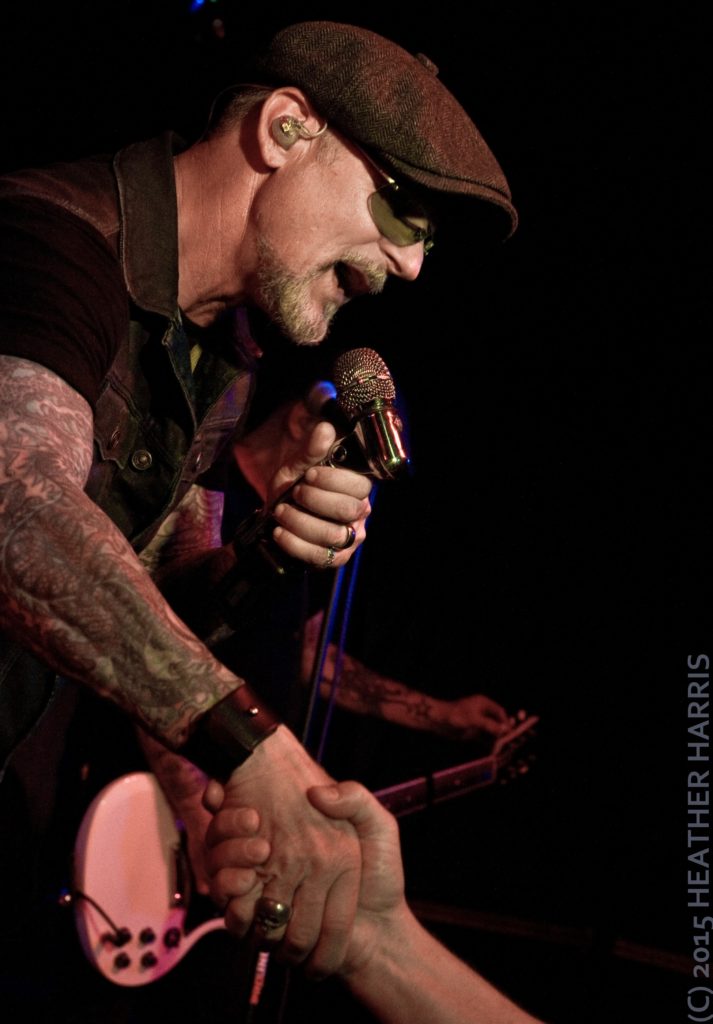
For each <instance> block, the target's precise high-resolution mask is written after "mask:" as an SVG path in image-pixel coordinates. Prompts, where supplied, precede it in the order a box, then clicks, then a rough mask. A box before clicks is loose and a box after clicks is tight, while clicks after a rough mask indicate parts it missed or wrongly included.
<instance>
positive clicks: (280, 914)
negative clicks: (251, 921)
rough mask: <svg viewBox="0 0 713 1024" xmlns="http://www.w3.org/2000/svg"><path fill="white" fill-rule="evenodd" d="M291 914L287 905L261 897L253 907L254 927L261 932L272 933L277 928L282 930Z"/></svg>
mask: <svg viewBox="0 0 713 1024" xmlns="http://www.w3.org/2000/svg"><path fill="white" fill-rule="evenodd" d="M291 913H292V909H291V908H290V905H289V903H282V901H281V900H271V899H270V898H269V897H267V896H263V897H262V898H261V899H259V900H258V901H257V904H256V906H255V925H256V927H258V928H259V929H260V930H261V931H262V932H273V931H276V930H277V929H278V928H284V926H285V925H286V924H287V922H288V921H289V920H290V915H291Z"/></svg>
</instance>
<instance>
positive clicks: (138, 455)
mask: <svg viewBox="0 0 713 1024" xmlns="http://www.w3.org/2000/svg"><path fill="white" fill-rule="evenodd" d="M152 462H153V455H152V454H151V452H147V451H146V449H145V448H137V450H136V451H135V452H134V454H133V455H132V456H131V465H132V466H133V467H134V469H139V470H143V469H148V468H149V466H150V465H151V463H152Z"/></svg>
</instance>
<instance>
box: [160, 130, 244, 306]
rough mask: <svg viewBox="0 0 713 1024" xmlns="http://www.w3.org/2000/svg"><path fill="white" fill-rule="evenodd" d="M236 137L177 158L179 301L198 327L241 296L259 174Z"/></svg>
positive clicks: (207, 142)
mask: <svg viewBox="0 0 713 1024" xmlns="http://www.w3.org/2000/svg"><path fill="white" fill-rule="evenodd" d="M236 137H237V133H233V132H231V133H226V135H224V136H219V137H216V138H214V139H209V140H204V141H203V140H202V141H199V142H197V143H196V144H195V145H193V146H191V147H190V149H187V150H185V152H183V153H181V154H179V155H178V156H177V157H176V158H175V172H176V194H177V199H178V275H179V276H178V303H179V306H180V307H181V309H182V310H183V311H184V313H185V314H186V315H187V316H188V317H190V319H191V320H193V321H194V322H195V323H197V324H199V325H201V326H206V325H207V324H210V323H212V322H213V321H214V320H215V319H216V318H217V317H218V316H219V315H220V314H221V313H222V312H224V311H225V309H227V308H229V307H233V306H236V305H240V303H241V302H242V301H243V299H244V295H245V275H246V272H247V271H248V269H249V260H248V254H247V252H246V249H247V246H246V242H245V235H246V229H247V224H248V214H249V210H250V203H251V196H252V195H253V193H254V190H255V188H256V185H257V182H256V178H257V174H256V172H255V171H254V169H253V168H251V167H250V166H249V164H248V163H247V161H246V160H245V157H244V155H243V153H242V151H241V149H240V147H239V145H238V143H237V138H236Z"/></svg>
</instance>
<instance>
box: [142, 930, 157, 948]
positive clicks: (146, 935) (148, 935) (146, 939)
mask: <svg viewBox="0 0 713 1024" xmlns="http://www.w3.org/2000/svg"><path fill="white" fill-rule="evenodd" d="M155 941H156V932H155V931H154V930H153V928H144V929H142V931H141V932H140V933H139V942H140V943H141V944H142V945H143V946H148V944H149V943H150V942H155Z"/></svg>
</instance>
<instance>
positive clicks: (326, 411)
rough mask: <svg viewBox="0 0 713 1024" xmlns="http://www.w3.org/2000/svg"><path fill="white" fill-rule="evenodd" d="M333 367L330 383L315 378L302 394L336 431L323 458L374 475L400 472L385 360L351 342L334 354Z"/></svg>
mask: <svg viewBox="0 0 713 1024" xmlns="http://www.w3.org/2000/svg"><path fill="white" fill-rule="evenodd" d="M333 372H334V384H332V383H331V382H330V381H318V382H317V383H316V384H315V385H314V386H313V387H312V389H311V390H310V392H309V394H308V395H307V398H306V400H305V404H306V405H307V408H308V409H309V411H310V412H311V413H312V414H313V415H314V416H319V417H320V418H322V419H326V420H328V421H329V422H330V423H332V425H333V426H334V428H335V429H336V431H337V441H336V442H335V444H334V446H333V447H332V450H331V452H330V454H329V456H328V458H327V460H326V462H327V463H328V464H329V465H332V466H343V467H344V468H346V469H353V470H354V471H355V472H357V473H365V474H366V475H368V476H373V477H374V478H375V479H377V480H391V479H394V478H396V477H398V476H400V475H401V473H402V472H403V471H404V470H405V469H406V468H407V467H408V466H409V457H408V454H407V452H406V444H405V441H404V438H403V423H402V422H401V417H400V416H399V414H398V411H397V410H396V408H395V406H394V404H393V402H394V399H395V398H396V388H395V387H394V382H393V378H392V377H391V374H390V373H389V370H388V368H387V366H386V363H385V362H384V361H383V359H382V358H381V356H380V355H378V353H376V352H374V350H373V349H370V348H357V349H352V350H351V351H349V352H345V353H343V354H342V355H341V356H339V358H338V359H337V360H336V362H335V364H334V371H333Z"/></svg>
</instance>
